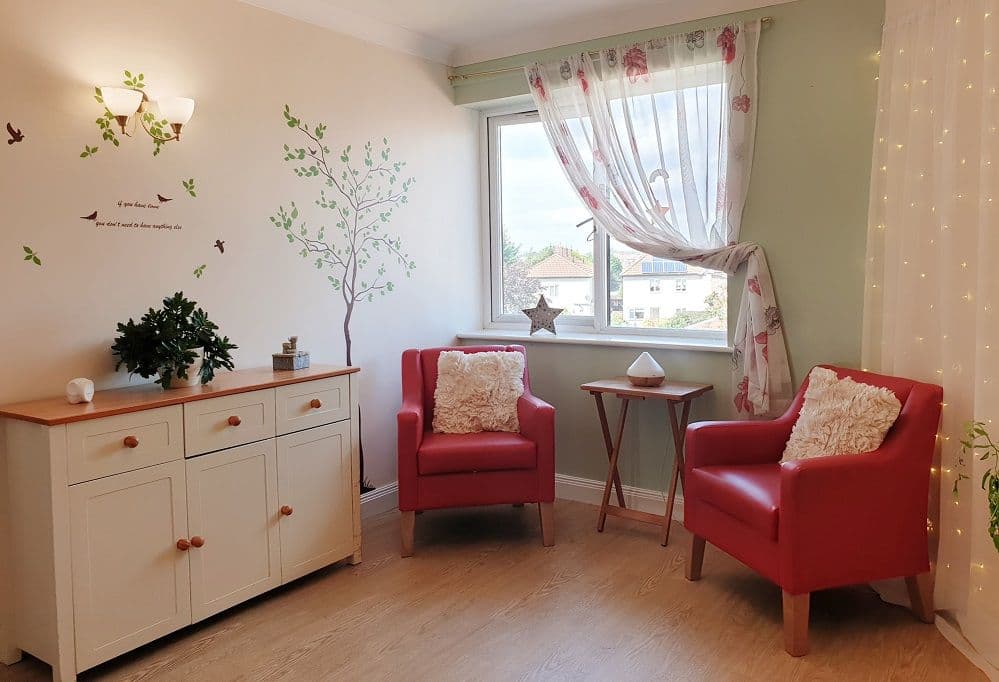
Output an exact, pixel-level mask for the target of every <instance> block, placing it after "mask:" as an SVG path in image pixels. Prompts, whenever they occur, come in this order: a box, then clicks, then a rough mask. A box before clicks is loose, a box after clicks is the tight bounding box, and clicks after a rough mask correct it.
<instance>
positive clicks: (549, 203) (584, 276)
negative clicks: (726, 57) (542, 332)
mask: <svg viewBox="0 0 999 682" xmlns="http://www.w3.org/2000/svg"><path fill="white" fill-rule="evenodd" d="M657 100H658V96H657ZM487 132H488V184H489V266H490V291H489V297H490V298H489V309H490V311H491V312H490V317H491V322H492V323H493V324H494V325H499V326H509V327H511V328H518V329H519V328H523V327H524V321H525V318H524V316H523V314H522V313H521V310H522V309H523V308H529V307H533V306H534V305H535V303H536V302H537V300H538V296H539V295H541V294H544V296H545V299H546V300H547V301H548V303H549V304H550V305H551V306H552V307H555V308H563V309H564V311H565V312H563V313H562V315H561V316H560V317H559V318H558V324H559V327H560V328H562V329H567V330H569V331H577V332H587V331H589V332H601V333H610V334H622V333H628V334H665V335H670V336H678V337H686V336H691V337H697V338H701V339H705V340H712V341H717V342H718V343H720V344H721V343H725V342H726V340H727V330H728V324H727V317H726V313H727V308H728V305H727V287H728V277H727V276H726V275H725V274H724V273H721V272H714V271H711V270H706V269H704V268H699V267H697V266H694V265H687V264H685V263H679V262H677V261H671V260H667V259H664V258H656V257H653V256H648V255H646V254H643V253H639V252H637V251H634V250H632V249H631V248H629V247H627V246H625V245H623V244H620V243H618V242H617V241H616V240H614V239H613V238H612V237H610V236H609V235H607V233H606V232H604V230H603V229H602V228H601V227H600V226H599V225H598V226H596V227H595V226H594V221H593V220H592V217H591V215H590V213H589V211H588V210H587V209H586V208H585V207H584V205H583V204H582V202H581V201H580V199H579V196H578V193H577V192H575V191H574V190H573V188H572V186H571V184H570V183H569V181H568V180H567V178H566V177H565V174H564V172H563V170H562V165H561V163H560V162H559V161H558V159H557V158H556V156H555V154H554V152H553V151H552V148H551V145H550V144H549V142H548V137H547V135H546V134H545V131H544V128H543V126H542V123H541V121H540V119H539V118H538V114H537V112H527V113H519V114H509V115H499V116H490V117H489V118H488V126H487ZM702 163H703V161H702ZM677 275H682V276H683V277H679V278H677V277H676V276H677ZM664 279H665V280H667V282H666V286H663V280H664ZM669 280H673V281H674V285H673V286H669Z"/></svg>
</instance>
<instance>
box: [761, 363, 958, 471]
mask: <svg viewBox="0 0 999 682" xmlns="http://www.w3.org/2000/svg"><path fill="white" fill-rule="evenodd" d="M818 366H819V367H825V368H826V369H831V370H832V371H834V372H836V376H837V377H839V378H840V379H842V378H844V377H850V378H851V379H853V380H854V381H856V382H858V383H862V384H869V385H871V386H878V387H880V388H887V389H888V390H890V391H891V392H892V393H894V394H895V397H896V398H898V401H899V402H900V403H901V404H902V410H901V412H900V413H899V417H898V419H897V420H895V423H894V424H893V425H892V427H891V429H889V431H888V434H887V435H886V436H885V441H884V443H885V445H887V444H889V443H890V441H892V440H894V438H897V437H898V436H899V435H900V434H901V433H902V432H904V431H905V430H907V429H919V430H920V431H922V432H924V433H922V434H921V435H922V436H923V437H924V438H923V439H924V440H925V439H926V438H935V437H936V432H937V426H938V425H939V422H940V409H941V401H942V400H943V388H941V387H940V386H937V385H935V384H927V383H924V382H922V381H914V380H912V379H903V378H901V377H893V376H888V375H885V374H875V373H874V372H864V371H862V370H859V369H848V368H846V367H836V366H835V365H818ZM810 373H811V372H809V374H810ZM807 390H808V377H807V376H806V377H805V380H804V381H803V382H802V384H801V388H799V389H798V393H797V394H796V395H795V396H794V400H793V401H792V402H791V405H790V407H788V408H787V411H786V412H785V413H784V415H783V416H782V417H780V419H781V420H782V421H789V422H791V423H792V424H793V423H794V422H796V421H797V420H798V415H799V414H800V413H801V406H802V404H803V403H804V402H805V391H807ZM930 454H932V451H930ZM927 466H929V465H928V463H927Z"/></svg>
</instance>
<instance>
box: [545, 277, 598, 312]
mask: <svg viewBox="0 0 999 682" xmlns="http://www.w3.org/2000/svg"><path fill="white" fill-rule="evenodd" d="M538 281H539V282H541V293H543V294H544V295H545V300H546V301H548V305H550V306H551V307H553V308H563V309H564V310H565V314H566V315H592V314H593V280H592V279H586V278H583V277H566V278H563V279H558V278H555V277H545V278H544V279H539V280H538ZM551 287H555V293H554V294H551V295H549V293H550V292H551V291H552V289H551Z"/></svg>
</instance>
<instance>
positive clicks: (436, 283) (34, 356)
mask: <svg viewBox="0 0 999 682" xmlns="http://www.w3.org/2000/svg"><path fill="white" fill-rule="evenodd" d="M2 14H3V18H2V20H0V64H2V65H3V72H4V75H3V85H2V95H0V98H2V102H3V108H2V113H0V116H3V119H2V120H0V129H2V127H3V126H4V125H5V124H6V121H7V120H10V121H11V122H12V123H13V124H14V125H15V127H19V128H21V130H22V131H23V133H24V135H25V139H24V141H23V142H20V143H18V144H14V145H7V144H0V206H3V218H2V229H0V292H2V294H0V320H2V321H0V355H2V357H3V358H4V360H3V362H0V403H4V402H10V401H15V400H24V399H31V398H40V397H45V396H50V395H58V394H61V393H62V390H63V386H64V384H65V383H66V381H67V380H68V379H71V378H73V377H77V376H89V377H92V378H93V379H94V380H95V381H96V382H97V384H98V388H107V387H113V386H120V385H124V384H126V383H127V382H128V378H127V377H126V376H125V375H124V374H123V373H118V374H115V373H114V372H113V365H112V359H111V354H110V352H109V346H110V344H111V342H112V339H113V337H114V333H115V323H116V322H118V321H122V320H126V319H128V317H130V316H134V317H138V316H139V315H141V314H142V312H143V311H144V310H145V309H146V308H147V307H149V306H152V305H158V303H159V301H160V299H162V297H164V296H166V295H168V294H170V293H172V292H174V291H177V290H183V291H184V292H185V293H186V294H187V295H189V296H191V297H192V298H194V299H196V300H198V301H199V302H200V303H201V304H202V305H203V306H204V307H205V308H206V310H207V311H208V312H209V313H210V315H211V317H212V318H213V319H214V320H215V321H217V322H218V323H219V324H220V325H221V327H222V330H223V332H224V333H225V334H227V335H228V336H229V337H231V339H232V340H233V341H234V342H235V343H237V344H239V346H240V349H239V351H237V353H236V363H237V366H238V367H254V366H266V365H269V363H270V354H271V353H272V352H274V351H275V350H277V349H278V348H279V343H280V341H281V340H282V338H283V337H286V336H288V335H289V334H298V335H299V337H300V345H301V346H302V347H304V348H306V349H308V350H310V351H311V352H312V359H313V361H314V362H316V363H342V362H343V360H344V351H343V342H342V332H341V318H342V314H343V308H344V305H343V302H342V301H341V300H340V299H339V297H338V296H337V295H335V293H334V292H332V291H331V290H330V287H329V286H328V284H327V283H326V279H325V273H321V272H318V271H317V270H315V268H313V267H311V266H310V264H309V263H308V262H306V261H304V260H303V259H302V258H300V257H299V256H298V255H297V253H296V250H295V249H294V248H292V247H291V246H290V245H289V244H288V243H287V241H286V240H285V239H284V238H283V236H282V235H281V234H280V233H279V232H278V230H276V229H275V228H274V227H273V226H272V225H271V224H270V222H269V220H268V217H269V216H270V215H271V214H272V213H273V211H274V210H275V209H277V207H278V206H279V205H281V204H284V205H285V206H287V205H288V204H289V203H290V202H291V201H295V202H296V203H297V204H298V206H299V207H300V208H301V209H302V211H303V212H305V213H307V214H311V215H312V218H311V221H312V222H314V223H315V222H318V221H319V220H320V215H319V214H318V213H316V210H317V208H316V207H315V206H314V205H313V203H312V202H313V201H314V199H315V198H316V196H317V194H318V187H319V186H318V183H317V182H311V183H310V182H306V181H304V180H303V179H300V178H298V177H296V176H295V175H294V174H292V173H291V172H290V170H289V168H288V167H287V166H286V164H285V163H284V162H283V160H282V156H283V149H282V145H283V144H284V143H285V142H293V141H294V140H295V135H294V132H293V131H291V130H290V129H289V128H288V127H287V126H286V125H285V123H284V120H283V118H282V109H283V106H284V105H285V104H286V103H288V104H290V105H292V106H293V108H294V109H295V110H296V111H297V112H299V113H300V114H301V115H302V116H303V117H305V118H306V119H307V120H311V121H325V122H326V123H327V124H328V125H329V129H328V132H327V139H328V140H329V143H330V145H331V146H332V147H333V148H334V149H340V148H341V147H342V146H344V145H346V144H352V145H353V147H354V150H355V153H356V151H357V150H358V149H359V148H360V147H361V146H362V145H363V144H364V142H365V141H367V140H369V139H370V140H377V141H380V140H381V139H382V137H383V136H385V137H388V138H389V140H390V142H391V145H392V150H393V158H394V159H399V160H405V161H407V162H408V164H409V165H408V170H409V171H410V173H411V174H412V175H413V176H414V177H415V178H416V180H417V182H416V185H415V187H414V189H413V191H412V192H411V195H410V201H409V203H408V205H406V206H403V207H402V208H400V209H399V210H398V211H397V212H396V215H395V217H394V218H393V225H394V230H395V232H396V233H397V234H399V235H400V236H401V237H402V239H403V247H404V249H405V250H407V251H408V252H409V253H410V255H411V257H412V258H413V259H414V260H415V261H416V265H417V267H416V269H415V270H414V271H413V276H412V279H410V280H407V279H406V278H405V277H404V276H401V275H400V274H398V273H397V274H396V276H395V278H394V281H395V283H396V284H397V288H396V290H395V291H394V292H393V293H392V294H390V295H388V296H386V297H384V298H377V299H376V300H375V301H374V302H373V303H370V304H364V305H362V306H360V307H359V308H358V309H357V311H356V316H355V324H354V329H353V335H354V360H355V364H358V365H360V366H361V367H362V374H361V386H362V405H363V431H364V454H365V457H366V460H367V471H366V473H367V475H368V477H369V478H370V479H371V480H372V481H373V482H374V483H375V484H384V483H387V482H389V481H393V480H395V478H396V474H395V469H396V466H395V411H396V409H397V408H398V405H399V381H400V379H399V356H400V353H401V352H402V350H403V349H404V348H406V347H409V346H430V345H441V344H447V343H450V342H452V341H453V334H454V332H455V331H456V330H458V329H469V328H472V327H474V326H477V325H478V312H479V304H480V300H481V290H480V285H479V282H481V281H482V280H481V273H480V270H479V268H480V265H479V260H480V259H479V257H478V256H479V231H478V227H477V225H478V185H477V183H478V178H477V177H476V175H475V173H470V172H469V169H473V168H475V167H476V163H477V139H476V131H477V127H476V126H477V119H476V117H475V115H474V114H473V113H471V112H469V111H467V110H464V109H461V108H457V107H455V106H454V105H453V104H452V99H451V98H452V92H451V88H450V87H449V84H448V81H447V78H446V70H445V69H444V67H442V66H439V65H435V64H432V63H429V62H425V61H423V60H421V59H418V58H415V57H410V56H406V55H403V54H401V53H398V52H395V51H391V50H387V49H383V48H379V47H376V46H373V45H371V44H367V43H362V42H360V41H358V40H355V39H352V38H347V37H344V36H342V35H339V34H336V33H332V32H330V31H328V30H324V29H321V28H318V27H315V26H310V25H307V24H304V23H300V22H297V21H295V20H292V19H290V18H287V17H284V16H281V15H279V14H274V13H271V12H268V11H265V10H261V9H259V8H256V7H251V6H249V5H246V4H243V3H240V2H236V1H235V0H212V1H211V2H202V1H199V0H173V1H172V2H171V3H169V5H163V4H156V5H152V4H149V3H137V2H130V1H126V0H105V1H104V2H101V3H89V2H87V3H84V2H77V1H75V0H47V1H46V2H44V3H38V2H33V1H31V0H8V1H7V2H4V3H3V10H2ZM123 69H131V70H141V71H142V72H143V73H144V74H145V80H146V82H147V83H148V88H147V89H148V90H149V91H151V93H152V94H153V95H154V96H157V95H167V94H175V95H187V96H191V97H194V98H195V100H196V101H197V105H196V109H195V113H194V118H193V119H192V121H191V123H190V124H189V126H188V128H187V130H186V131H185V134H184V139H183V140H182V141H181V142H180V143H171V144H169V145H168V147H167V148H166V149H164V151H163V152H162V154H161V156H159V157H157V158H153V157H152V156H151V148H152V145H151V144H150V143H149V142H148V140H145V139H141V137H138V138H132V139H129V138H125V139H124V140H123V141H122V143H121V146H120V147H119V148H117V149H114V148H112V147H111V146H110V145H106V144H101V150H100V151H99V152H98V153H97V155H96V156H94V157H93V158H90V159H81V158H79V153H80V151H81V150H82V148H83V146H84V144H90V145H93V144H95V142H99V141H100V135H99V133H98V131H97V128H96V126H95V124H94V119H95V118H96V117H97V116H98V115H100V113H101V112H102V108H101V106H100V105H98V104H97V103H96V102H95V101H94V98H93V92H94V86H95V85H97V84H105V83H115V82H116V81H120V78H121V72H122V70H123ZM3 141H6V138H3ZM189 177H194V178H195V179H196V183H197V186H198V195H199V196H198V198H197V199H191V198H189V197H187V196H186V195H185V194H184V192H183V188H182V187H181V185H180V181H181V179H182V178H189ZM157 193H161V194H163V195H165V196H167V197H172V198H173V201H172V202H170V203H168V204H166V207H168V208H164V209H161V210H160V211H159V213H158V215H157V216H156V218H157V219H169V220H170V221H171V222H177V223H180V224H182V225H183V229H182V230H179V231H172V232H166V231H155V230H135V231H124V230H113V229H103V230H99V229H98V228H96V227H95V225H94V223H92V222H89V221H85V220H81V219H80V216H84V215H87V214H89V213H90V212H92V211H94V210H95V209H96V210H98V212H99V213H100V214H102V215H104V214H108V215H110V214H119V215H121V216H123V217H125V216H128V215H133V216H135V217H137V218H144V219H148V216H146V215H144V214H141V213H131V214H130V213H129V211H124V210H122V211H119V210H118V209H117V208H115V207H114V203H115V202H116V201H117V200H119V199H125V200H129V199H133V198H137V199H144V200H154V199H155V195H156V194H157ZM442 199H445V200H442ZM217 238H221V239H224V240H225V241H226V251H225V254H224V255H222V254H220V253H218V251H217V250H215V249H214V248H213V246H212V245H213V244H214V242H215V240H216V239H217ZM23 245H29V246H31V247H32V248H34V249H35V250H36V251H37V252H38V253H39V254H40V256H41V259H42V267H37V266H35V265H33V264H31V263H28V262H25V261H23V260H22V256H23V255H24V254H23V252H22V246H23ZM203 263H204V264H207V268H206V271H205V274H204V277H203V278H202V279H196V278H195V277H194V276H193V275H192V271H193V269H194V267H196V266H197V265H200V264H203ZM389 270H390V272H391V271H392V266H391V264H390V265H389ZM456 283H460V285H458V286H456ZM0 460H2V457H0ZM0 464H2V461H0ZM4 497H5V495H3V494H0V502H2V500H3V498H4ZM2 521H3V520H2V519H0V531H2V530H3V526H4V524H3V522H2ZM3 547H6V542H4V541H3V538H0V548H3ZM0 551H2V549H0ZM5 563H6V562H5V561H4V560H3V557H2V556H0V573H2V570H3V569H2V567H3V565H4V564H5ZM0 578H2V575H0ZM0 582H2V580H0ZM2 599H3V594H2V593H0V600H2ZM3 606H4V605H3V604H2V603H0V646H2V644H3V642H2V640H3V634H4V631H3V627H4V625H5V623H3V622H2V613H3ZM0 676H2V675H0Z"/></svg>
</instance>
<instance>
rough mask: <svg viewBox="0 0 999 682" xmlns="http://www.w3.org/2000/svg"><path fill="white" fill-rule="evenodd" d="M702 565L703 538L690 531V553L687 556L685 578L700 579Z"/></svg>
mask: <svg viewBox="0 0 999 682" xmlns="http://www.w3.org/2000/svg"><path fill="white" fill-rule="evenodd" d="M703 565H704V538H702V537H699V536H697V535H694V534H693V533H691V535H690V555H689V556H688V557H687V580H700V579H701V566H703Z"/></svg>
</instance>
